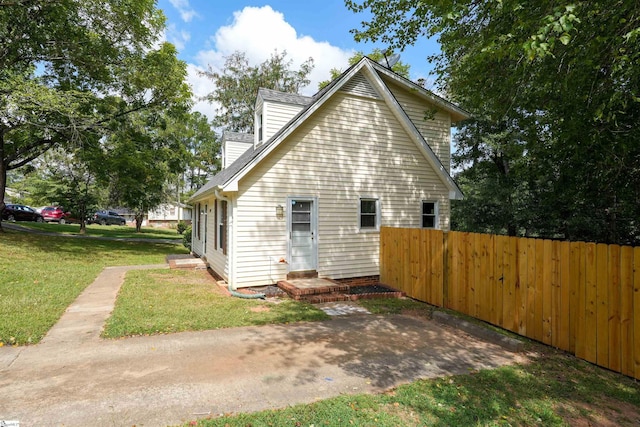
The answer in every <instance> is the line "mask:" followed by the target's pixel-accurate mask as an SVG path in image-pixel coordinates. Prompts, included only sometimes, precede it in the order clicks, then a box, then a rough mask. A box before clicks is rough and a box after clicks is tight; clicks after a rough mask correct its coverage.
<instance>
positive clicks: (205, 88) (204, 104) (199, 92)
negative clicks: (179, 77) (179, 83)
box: [187, 64, 216, 119]
mask: <svg viewBox="0 0 640 427" xmlns="http://www.w3.org/2000/svg"><path fill="white" fill-rule="evenodd" d="M202 71H203V69H202V68H200V67H198V66H196V65H193V64H187V74H188V82H189V84H190V85H191V90H192V91H193V94H194V95H195V97H196V100H195V104H194V106H193V110H194V111H199V112H200V113H202V114H204V115H205V116H207V117H208V118H209V119H212V118H213V117H214V116H215V114H216V111H215V110H216V107H215V106H214V105H212V104H210V103H209V102H208V101H199V100H198V99H199V98H200V97H203V96H205V95H207V94H208V93H210V92H211V80H210V79H209V78H208V77H205V76H202V75H201V74H200V73H201V72H202Z"/></svg>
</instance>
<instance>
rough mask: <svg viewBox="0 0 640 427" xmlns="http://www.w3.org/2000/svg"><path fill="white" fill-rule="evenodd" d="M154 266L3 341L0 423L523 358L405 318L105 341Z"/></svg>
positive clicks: (133, 416) (362, 389) (276, 392)
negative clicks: (106, 327)
mask: <svg viewBox="0 0 640 427" xmlns="http://www.w3.org/2000/svg"><path fill="white" fill-rule="evenodd" d="M156 267H158V266H142V267H116V268H107V269H105V270H104V271H103V272H102V273H101V274H100V275H99V276H98V278H96V280H95V281H94V283H93V284H92V285H90V286H89V287H88V288H87V289H86V290H85V291H84V292H83V293H82V294H81V295H80V296H79V297H78V299H77V300H76V301H75V302H74V303H73V304H72V305H71V306H70V307H69V309H68V310H67V311H66V313H65V314H64V315H63V316H62V318H61V319H60V321H59V322H58V323H57V324H56V325H55V326H54V327H53V328H52V329H51V331H50V332H49V333H48V334H47V335H46V337H45V338H44V339H43V340H42V342H41V343H40V344H38V345H34V346H27V347H19V348H10V347H2V348H0V396H1V397H0V421H3V420H5V421H6V420H17V421H19V422H20V426H21V427H26V426H61V425H64V426H87V425H92V426H107V425H108V426H131V425H137V426H165V425H175V424H180V423H185V422H188V421H190V420H194V419H197V418H202V417H207V416H218V415H219V414H223V413H233V412H247V411H257V410H262V409H272V408H280V407H285V406H288V405H294V404H297V403H309V402H313V401H316V400H319V399H325V398H328V397H333V396H337V395H340V394H345V393H346V394H353V393H376V392H380V391H383V390H386V389H389V388H391V387H395V386H397V385H399V384H402V383H406V382H409V381H413V380H416V379H418V378H427V377H434V376H441V375H449V374H461V373H468V372H469V371H470V370H474V369H483V368H493V367H497V366H499V365H503V364H507V363H513V362H516V361H522V360H523V356H521V355H519V354H517V353H510V352H508V351H506V350H505V349H503V348H502V347H499V346H496V345H493V344H489V343H487V342H483V341H480V340H477V339H475V338H473V337H471V336H468V335H466V334H464V333H462V332H460V331H458V330H456V329H452V328H450V327H447V326H443V325H441V324H438V323H436V322H433V321H428V320H424V319H419V318H413V317H408V316H373V315H362V314H358V315H349V316H339V317H334V318H332V320H330V321H326V322H315V323H298V324H293V325H276V326H260V327H245V328H233V329H225V330H215V331H204V332H187V333H179V334H171V335H158V336H148V337H136V338H126V339H120V340H103V339H101V338H100V337H99V335H100V331H101V329H102V327H103V324H104V321H105V320H106V319H107V317H108V316H109V314H110V312H111V310H112V309H113V304H114V301H115V298H116V295H117V292H118V289H119V288H120V286H121V284H122V280H123V278H124V274H125V273H126V271H127V270H129V269H131V268H156ZM203 274H204V273H203Z"/></svg>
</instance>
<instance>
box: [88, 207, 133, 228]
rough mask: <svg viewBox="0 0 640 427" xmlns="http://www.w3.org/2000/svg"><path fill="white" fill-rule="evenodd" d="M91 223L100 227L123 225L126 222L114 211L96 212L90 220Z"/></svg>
mask: <svg viewBox="0 0 640 427" xmlns="http://www.w3.org/2000/svg"><path fill="white" fill-rule="evenodd" d="M91 222H92V223H95V224H100V225H111V224H114V225H125V224H126V223H127V220H126V219H125V218H124V217H123V216H122V215H119V214H118V213H117V212H114V211H106V210H105V211H98V212H96V213H95V214H94V215H93V218H91Z"/></svg>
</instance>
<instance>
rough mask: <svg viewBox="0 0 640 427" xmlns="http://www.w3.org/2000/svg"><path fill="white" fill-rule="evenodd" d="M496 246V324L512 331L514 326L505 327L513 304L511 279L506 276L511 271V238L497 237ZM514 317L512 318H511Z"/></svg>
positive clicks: (494, 274) (494, 275)
mask: <svg viewBox="0 0 640 427" xmlns="http://www.w3.org/2000/svg"><path fill="white" fill-rule="evenodd" d="M495 245H496V257H497V258H496V268H495V272H494V273H493V277H494V283H495V286H496V288H497V301H496V313H495V322H494V323H495V324H496V325H499V326H500V327H501V328H505V329H510V328H511V327H512V325H509V326H508V327H507V326H506V325H505V321H504V319H505V315H504V312H505V311H510V310H511V307H512V304H511V300H510V299H511V295H510V293H509V287H508V286H509V285H508V282H509V279H508V278H507V277H505V276H507V274H508V270H509V254H508V247H509V238H508V237H505V236H496V237H495ZM510 317H512V316H510Z"/></svg>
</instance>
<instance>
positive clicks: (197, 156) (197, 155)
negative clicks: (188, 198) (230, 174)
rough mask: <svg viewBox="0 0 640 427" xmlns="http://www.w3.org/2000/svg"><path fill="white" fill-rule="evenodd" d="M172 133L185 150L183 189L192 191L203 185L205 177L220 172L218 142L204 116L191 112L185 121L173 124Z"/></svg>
mask: <svg viewBox="0 0 640 427" xmlns="http://www.w3.org/2000/svg"><path fill="white" fill-rule="evenodd" d="M173 126H175V127H176V129H175V130H174V131H173V132H172V134H173V135H175V136H176V137H177V138H179V139H180V140H182V144H184V146H185V147H186V149H187V168H186V171H185V173H184V177H183V180H184V182H183V187H184V188H185V189H186V190H187V191H193V190H196V189H198V188H200V187H201V186H202V185H204V184H205V182H206V180H207V177H209V176H211V175H214V174H215V173H216V172H217V171H219V170H220V157H219V154H220V140H219V139H218V137H217V135H216V133H215V131H214V130H213V128H212V127H211V124H210V123H209V121H208V119H207V117H206V116H204V115H202V114H200V113H198V112H193V113H191V114H189V115H187V116H186V118H185V120H182V121H180V122H178V123H175V122H174V123H173Z"/></svg>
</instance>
